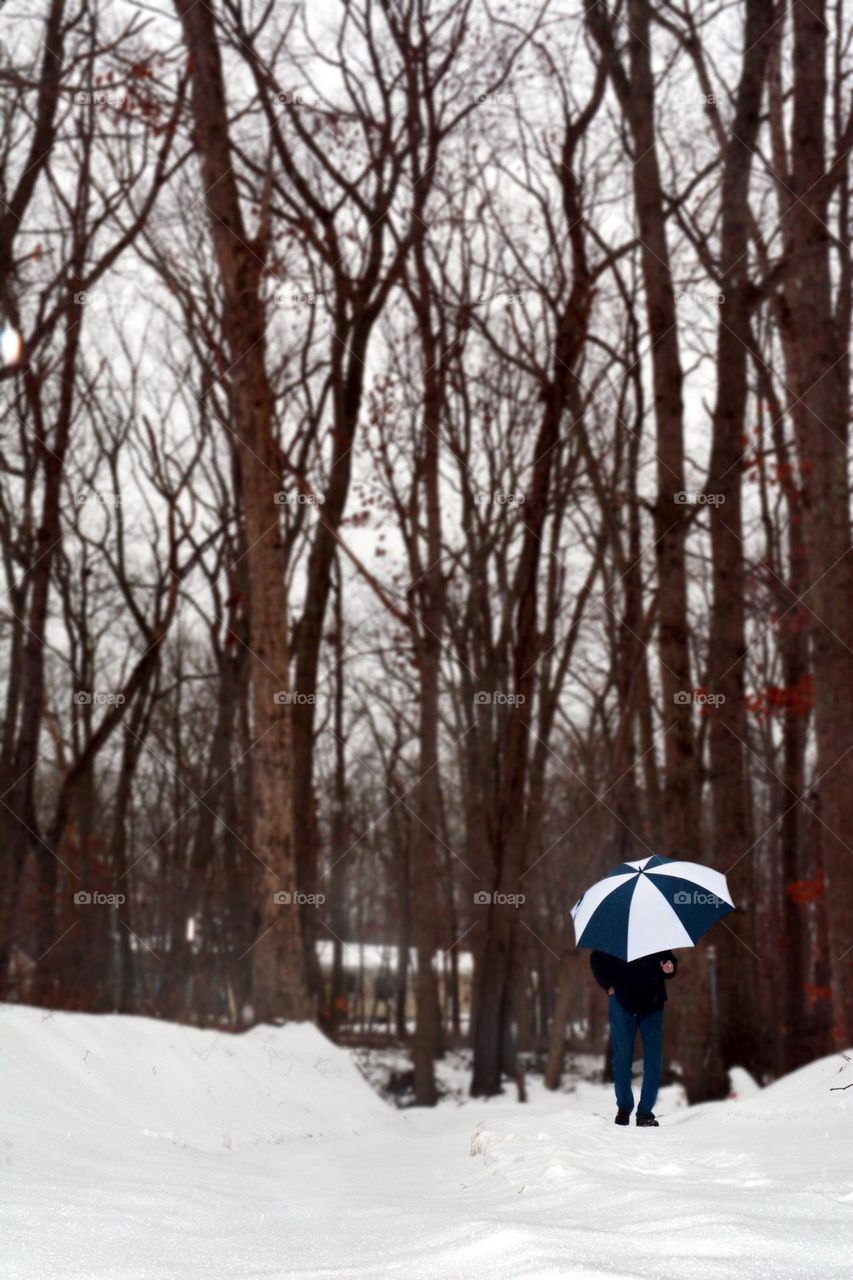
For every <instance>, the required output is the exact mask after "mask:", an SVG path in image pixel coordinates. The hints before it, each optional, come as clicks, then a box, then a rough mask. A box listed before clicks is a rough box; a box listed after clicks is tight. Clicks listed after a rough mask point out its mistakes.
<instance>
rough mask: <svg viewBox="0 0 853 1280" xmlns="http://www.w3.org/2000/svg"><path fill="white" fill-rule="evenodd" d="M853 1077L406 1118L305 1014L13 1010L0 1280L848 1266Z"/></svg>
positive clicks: (505, 1279) (655, 1278)
mask: <svg viewBox="0 0 853 1280" xmlns="http://www.w3.org/2000/svg"><path fill="white" fill-rule="evenodd" d="M851 1077H853V1064H852V1063H848V1062H846V1061H845V1060H844V1058H843V1057H842V1056H841V1055H834V1056H833V1057H830V1058H826V1059H824V1060H823V1061H820V1062H815V1063H812V1064H811V1065H809V1066H808V1067H804V1068H803V1069H802V1070H801V1071H797V1072H795V1073H794V1074H793V1075H791V1076H788V1077H787V1078H786V1079H784V1080H780V1081H778V1083H776V1084H774V1085H772V1086H770V1087H769V1088H767V1089H761V1090H758V1091H757V1092H755V1093H753V1094H751V1095H750V1096H740V1097H738V1098H737V1099H731V1100H726V1101H724V1102H714V1103H706V1104H705V1105H703V1106H699V1107H686V1106H683V1105H681V1098H680V1091H679V1089H678V1088H676V1087H675V1086H670V1087H668V1088H666V1089H664V1090H663V1091H662V1094H661V1098H660V1102H659V1105H658V1113H659V1115H660V1118H661V1125H660V1128H659V1129H643V1128H637V1127H636V1126H630V1127H626V1128H621V1127H617V1126H615V1125H614V1124H613V1114H614V1102H613V1096H612V1088H610V1087H608V1086H605V1085H600V1084H596V1083H593V1082H590V1081H584V1080H577V1081H576V1082H575V1083H574V1087H573V1088H570V1089H567V1091H566V1092H562V1093H557V1094H552V1093H549V1092H548V1091H547V1090H546V1089H544V1087H543V1086H542V1084H541V1082H539V1081H536V1080H531V1081H530V1101H529V1103H528V1104H526V1105H525V1106H520V1105H519V1104H518V1103H517V1102H515V1100H514V1097H513V1093H512V1092H509V1093H508V1094H507V1095H505V1096H504V1097H499V1098H491V1099H489V1100H482V1099H480V1100H470V1099H469V1100H466V1101H465V1103H464V1105H458V1102H456V1103H451V1104H449V1105H443V1106H440V1107H437V1108H435V1109H434V1110H419V1109H418V1110H411V1111H402V1112H400V1111H395V1110H394V1109H393V1108H391V1107H388V1106H386V1104H384V1103H383V1102H381V1101H380V1100H379V1098H377V1097H376V1095H375V1094H374V1093H373V1092H372V1090H371V1089H370V1087H369V1086H368V1084H367V1083H366V1081H365V1080H364V1079H363V1078H362V1076H361V1075H360V1074H359V1072H358V1071H357V1069H356V1067H355V1066H354V1064H353V1062H352V1060H351V1058H350V1056H349V1055H348V1054H347V1053H346V1052H345V1051H343V1050H341V1049H337V1048H335V1046H333V1045H331V1044H330V1043H329V1042H328V1041H326V1040H325V1039H324V1038H323V1037H322V1036H321V1035H320V1033H319V1032H318V1031H316V1030H315V1029H314V1028H313V1027H310V1026H304V1025H303V1026H289V1027H282V1028H278V1029H272V1028H263V1027H261V1028H256V1029H254V1030H253V1031H250V1032H248V1033H246V1034H244V1035H239V1036H230V1035H227V1034H224V1033H217V1032H215V1031H198V1030H194V1029H192V1028H189V1027H180V1026H175V1025H173V1024H170V1023H164V1022H155V1021H151V1020H148V1019H145V1018H129V1017H128V1018H125V1017H118V1016H104V1017H96V1016H91V1015H84V1014H63V1013H56V1014H52V1013H45V1012H43V1011H41V1010H38V1009H28V1008H18V1007H8V1006H7V1007H3V1006H0V1100H2V1103H3V1115H4V1123H3V1130H4V1131H3V1143H2V1147H0V1157H2V1158H0V1171H2V1175H3V1182H4V1186H3V1189H2V1193H0V1207H2V1214H3V1219H4V1221H3V1225H2V1228H0V1234H2V1240H3V1244H2V1248H0V1254H2V1259H3V1261H2V1275H3V1280H461V1278H463V1277H464V1280H735V1277H737V1280H850V1277H851V1275H853V1267H851V1259H853V1166H851V1161H850V1153H851V1151H853V1089H849V1090H844V1089H843V1086H844V1085H845V1084H847V1083H849V1082H850V1079H851ZM743 1083H744V1082H743V1080H741V1084H742V1085H743ZM746 1088H747V1090H748V1085H747V1086H746ZM833 1090H837V1092H833ZM743 1092H744V1090H743V1089H741V1094H743Z"/></svg>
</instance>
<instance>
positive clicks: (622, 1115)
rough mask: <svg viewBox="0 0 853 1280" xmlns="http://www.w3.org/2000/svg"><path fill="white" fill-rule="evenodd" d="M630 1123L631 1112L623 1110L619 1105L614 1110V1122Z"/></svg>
mask: <svg viewBox="0 0 853 1280" xmlns="http://www.w3.org/2000/svg"><path fill="white" fill-rule="evenodd" d="M630 1123H631V1112H630V1111H623V1110H622V1108H621V1107H620V1108H619V1110H618V1111H617V1112H616V1124H630Z"/></svg>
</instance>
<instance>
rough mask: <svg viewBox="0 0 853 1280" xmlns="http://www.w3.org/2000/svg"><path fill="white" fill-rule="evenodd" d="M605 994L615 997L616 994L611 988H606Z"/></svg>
mask: <svg viewBox="0 0 853 1280" xmlns="http://www.w3.org/2000/svg"><path fill="white" fill-rule="evenodd" d="M607 994H608V995H609V996H615V995H616V992H615V991H614V990H613V988H612V987H608V988H607Z"/></svg>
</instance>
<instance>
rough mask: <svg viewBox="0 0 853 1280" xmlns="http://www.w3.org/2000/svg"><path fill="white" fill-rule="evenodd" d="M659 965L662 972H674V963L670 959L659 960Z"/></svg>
mask: <svg viewBox="0 0 853 1280" xmlns="http://www.w3.org/2000/svg"><path fill="white" fill-rule="evenodd" d="M660 967H661V968H662V969H663V971H664V973H675V965H674V964H673V963H672V961H671V960H661V962H660Z"/></svg>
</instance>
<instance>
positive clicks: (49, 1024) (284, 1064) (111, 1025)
mask: <svg viewBox="0 0 853 1280" xmlns="http://www.w3.org/2000/svg"><path fill="white" fill-rule="evenodd" d="M0 1079H2V1100H3V1110H4V1113H5V1116H6V1121H5V1124H4V1129H5V1131H6V1134H7V1135H8V1134H10V1133H11V1134H13V1135H14V1134H17V1135H23V1134H25V1133H29V1134H31V1135H37V1134H39V1133H42V1134H44V1133H50V1134H56V1133H62V1134H64V1135H65V1136H66V1137H71V1136H74V1137H75V1138H77V1139H79V1140H81V1141H85V1140H86V1139H87V1138H104V1136H105V1135H106V1134H107V1133H108V1134H109V1135H110V1141H111V1142H115V1141H118V1139H119V1138H120V1137H121V1136H122V1135H124V1136H125V1137H130V1136H131V1135H135V1136H137V1137H146V1138H150V1137H165V1138H168V1139H169V1140H170V1141H173V1142H179V1143H182V1144H185V1145H188V1146H191V1147H192V1148H193V1149H195V1150H198V1151H211V1150H218V1149H221V1148H222V1147H223V1146H225V1147H226V1148H230V1147H232V1146H236V1145H238V1144H245V1143H251V1144H255V1145H257V1144H258V1143H267V1142H272V1143H283V1142H293V1141H295V1140H298V1139H301V1138H316V1137H320V1136H323V1137H330V1136H334V1135H337V1134H342V1133H349V1134H357V1133H360V1132H362V1130H363V1129H364V1127H365V1126H366V1125H367V1124H369V1123H375V1122H377V1121H382V1120H384V1119H385V1118H386V1116H387V1115H388V1111H389V1109H388V1108H387V1107H386V1105H385V1104H384V1103H383V1102H382V1101H381V1100H380V1099H379V1098H377V1096H376V1095H375V1093H374V1092H373V1090H372V1089H371V1088H370V1086H369V1085H368V1083H367V1082H366V1080H365V1079H364V1078H363V1077H362V1076H361V1074H360V1073H359V1071H358V1070H357V1068H356V1067H355V1065H354V1063H353V1061H352V1059H351V1058H350V1056H349V1054H348V1053H346V1052H345V1051H344V1050H342V1049H339V1048H337V1047H336V1046H335V1045H333V1044H331V1043H330V1042H329V1041H328V1040H327V1039H326V1038H325V1037H324V1036H323V1035H321V1033H320V1032H319V1031H318V1030H317V1029H316V1027H314V1026H311V1025H310V1024H307V1023H303V1024H292V1025H289V1026H285V1027H255V1028H253V1029H252V1030H251V1031H248V1032H245V1033H243V1034H241V1035H230V1034H228V1033H226V1032H217V1031H202V1030H198V1029H197V1028H194V1027H185V1026H179V1025H177V1024H176V1023H171V1022H160V1021H156V1020H154V1019H152V1018H135V1017H123V1016H121V1015H118V1014H104V1015H97V1014H81V1013H54V1012H50V1011H47V1010H43V1009H34V1008H29V1007H26V1006H14V1005H2V1006H0Z"/></svg>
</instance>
